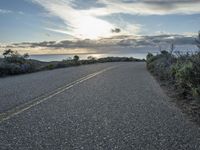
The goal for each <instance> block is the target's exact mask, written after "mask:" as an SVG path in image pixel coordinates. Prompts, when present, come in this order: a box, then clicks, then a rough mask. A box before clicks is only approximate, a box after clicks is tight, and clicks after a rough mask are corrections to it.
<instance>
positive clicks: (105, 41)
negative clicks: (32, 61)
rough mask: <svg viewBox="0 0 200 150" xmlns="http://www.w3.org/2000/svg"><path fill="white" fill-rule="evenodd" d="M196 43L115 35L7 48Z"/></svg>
mask: <svg viewBox="0 0 200 150" xmlns="http://www.w3.org/2000/svg"><path fill="white" fill-rule="evenodd" d="M171 43H173V44H175V45H195V37H192V36H185V35H176V34H164V35H154V36H127V35H121V36H113V37H110V38H101V39H99V40H90V39H85V40H62V41H58V42H57V41H44V42H32V43H31V42H24V43H14V44H11V45H7V46H6V47H5V48H39V49H40V48H49V49H52V50H56V49H61V48H72V49H74V48H97V47H111V46H122V47H127V46H128V47H134V48H139V47H144V48H145V47H157V46H158V45H170V44H171Z"/></svg>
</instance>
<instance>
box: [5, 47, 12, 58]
mask: <svg viewBox="0 0 200 150" xmlns="http://www.w3.org/2000/svg"><path fill="white" fill-rule="evenodd" d="M13 54H14V51H12V50H11V49H8V50H5V51H4V52H3V56H4V58H6V57H11V56H12V55H13Z"/></svg>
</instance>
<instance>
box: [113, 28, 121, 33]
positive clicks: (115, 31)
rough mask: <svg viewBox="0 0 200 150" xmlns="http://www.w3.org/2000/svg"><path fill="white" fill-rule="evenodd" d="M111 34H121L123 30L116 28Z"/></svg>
mask: <svg viewBox="0 0 200 150" xmlns="http://www.w3.org/2000/svg"><path fill="white" fill-rule="evenodd" d="M111 32H112V33H120V32H121V29H119V28H115V29H112V30H111Z"/></svg>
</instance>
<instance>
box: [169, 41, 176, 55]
mask: <svg viewBox="0 0 200 150" xmlns="http://www.w3.org/2000/svg"><path fill="white" fill-rule="evenodd" d="M174 49H175V46H174V43H172V44H171V45H170V54H172V53H173V52H174Z"/></svg>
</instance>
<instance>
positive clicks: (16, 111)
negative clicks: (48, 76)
mask: <svg viewBox="0 0 200 150" xmlns="http://www.w3.org/2000/svg"><path fill="white" fill-rule="evenodd" d="M114 68H116V66H113V67H109V68H106V69H103V70H101V71H98V72H95V73H92V74H89V75H87V76H84V77H82V78H80V79H78V80H75V81H73V82H71V83H69V84H67V85H65V86H62V87H59V88H57V89H56V90H54V91H52V92H50V93H49V94H48V95H42V96H39V97H37V98H35V99H33V100H31V101H29V102H27V103H25V104H22V105H20V106H17V107H15V108H14V109H11V110H9V111H7V112H5V113H1V114H0V123H1V122H3V121H5V120H8V119H10V118H12V117H14V116H16V115H18V114H21V113H22V112H24V111H26V110H28V109H30V108H32V107H34V106H36V105H38V104H41V103H43V102H45V101H47V100H48V99H50V98H52V97H55V96H57V95H58V94H60V93H63V92H64V91H66V90H68V89H71V88H72V87H74V86H76V85H78V84H80V83H82V82H84V81H87V80H89V79H91V78H93V77H95V76H97V75H99V74H102V73H104V72H106V71H108V70H111V69H114Z"/></svg>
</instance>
